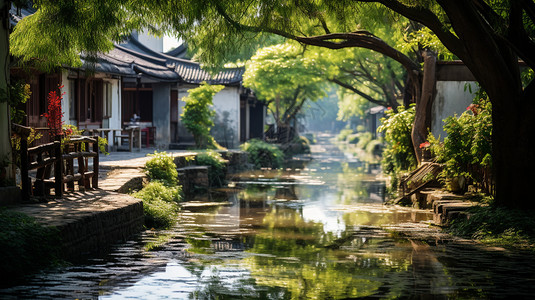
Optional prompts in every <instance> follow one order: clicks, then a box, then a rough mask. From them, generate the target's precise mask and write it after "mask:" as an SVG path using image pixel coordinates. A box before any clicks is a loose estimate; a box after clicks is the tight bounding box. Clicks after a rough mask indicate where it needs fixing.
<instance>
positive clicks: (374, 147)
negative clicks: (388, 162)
mask: <svg viewBox="0 0 535 300" xmlns="http://www.w3.org/2000/svg"><path fill="white" fill-rule="evenodd" d="M383 147H384V146H383V142H381V141H380V140H371V141H370V142H369V143H368V144H367V145H366V152H367V153H368V154H371V155H373V156H381V154H382V153H383Z"/></svg>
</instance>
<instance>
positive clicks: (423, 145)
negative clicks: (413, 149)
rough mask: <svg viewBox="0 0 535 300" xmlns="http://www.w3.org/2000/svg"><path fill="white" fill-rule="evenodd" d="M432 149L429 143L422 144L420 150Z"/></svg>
mask: <svg viewBox="0 0 535 300" xmlns="http://www.w3.org/2000/svg"><path fill="white" fill-rule="evenodd" d="M429 147H431V143H429V142H423V143H421V144H420V149H429Z"/></svg>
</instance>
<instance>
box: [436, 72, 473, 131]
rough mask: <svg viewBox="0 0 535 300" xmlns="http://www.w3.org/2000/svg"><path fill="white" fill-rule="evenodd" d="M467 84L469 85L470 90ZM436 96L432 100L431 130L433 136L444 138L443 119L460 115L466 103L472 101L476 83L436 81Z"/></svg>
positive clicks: (466, 105)
mask: <svg viewBox="0 0 535 300" xmlns="http://www.w3.org/2000/svg"><path fill="white" fill-rule="evenodd" d="M467 85H470V86H471V91H472V93H470V89H469V88H468V86H467ZM436 89H437V92H436V97H435V100H434V101H433V107H432V111H433V120H432V123H431V132H432V133H433V135H434V136H435V137H437V138H438V137H439V136H440V139H441V140H444V137H446V132H445V131H444V129H443V126H444V121H443V120H444V119H446V118H447V117H449V116H453V115H455V114H457V116H459V115H461V114H462V113H463V112H465V111H466V108H467V107H468V105H470V104H471V103H472V100H473V99H474V94H475V92H476V91H477V90H478V87H477V84H476V83H475V82H473V81H437V83H436Z"/></svg>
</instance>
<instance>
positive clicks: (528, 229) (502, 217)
mask: <svg viewBox="0 0 535 300" xmlns="http://www.w3.org/2000/svg"><path fill="white" fill-rule="evenodd" d="M469 213H470V217H469V218H467V219H465V220H454V221H453V222H452V223H451V225H450V226H449V227H448V228H447V229H446V230H447V231H448V232H450V233H452V234H454V235H458V236H462V237H466V238H471V239H475V240H478V241H480V242H483V243H484V244H487V245H490V246H499V247H504V248H510V249H522V250H529V251H533V252H535V247H534V245H535V212H526V211H520V210H513V209H508V208H504V207H497V206H494V205H492V204H491V205H489V206H477V207H473V208H471V209H470V210H469Z"/></svg>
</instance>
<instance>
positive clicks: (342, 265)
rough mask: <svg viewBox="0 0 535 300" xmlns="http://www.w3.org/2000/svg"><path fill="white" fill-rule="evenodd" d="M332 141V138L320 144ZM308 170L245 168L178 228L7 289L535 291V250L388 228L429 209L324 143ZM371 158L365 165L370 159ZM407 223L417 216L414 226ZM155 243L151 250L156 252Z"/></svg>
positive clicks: (159, 295) (205, 295)
mask: <svg viewBox="0 0 535 300" xmlns="http://www.w3.org/2000/svg"><path fill="white" fill-rule="evenodd" d="M321 142H322V143H326V140H323V141H321ZM314 150H315V153H314V154H313V156H314V160H313V161H312V162H310V163H309V164H307V165H306V167H303V166H300V167H299V169H297V168H292V169H288V170H285V171H270V170H263V171H261V172H249V173H244V174H240V175H239V176H236V178H234V180H233V181H232V182H231V184H230V187H229V188H228V189H225V190H221V191H219V192H218V193H213V194H211V195H210V196H203V197H198V198H196V199H193V200H191V201H189V202H187V203H186V204H185V206H184V208H183V210H182V212H181V214H180V217H179V222H178V223H177V225H176V226H175V227H174V228H173V229H172V230H169V231H166V232H153V231H146V232H143V233H142V234H140V236H139V237H137V238H136V239H133V240H132V241H130V242H128V243H126V244H122V245H118V246H117V247H115V248H114V250H113V251H112V252H111V253H110V254H109V255H107V256H105V257H99V258H92V259H89V260H88V261H87V262H85V263H83V264H79V265H73V266H67V267H62V268H57V269H54V270H49V271H46V272H43V273H40V274H38V275H36V276H33V277H31V278H28V280H27V282H26V283H25V284H22V285H20V286H15V287H11V288H7V289H3V290H0V298H2V299H3V298H6V299H10V298H13V299H15V298H27V299H58V298H68V299H75V298H77V299H97V298H98V299H384V298H386V299H389V298H390V299H397V298H404V299H405V298H407V299H428V298H429V299H435V298H436V299H450V298H453V299H455V298H463V299H466V298H467V299H496V298H509V297H513V298H516V299H521V298H526V299H529V298H531V297H532V295H533V294H534V292H535V275H534V274H535V272H534V270H535V263H534V262H535V260H534V258H533V255H530V254H523V253H517V252H510V251H505V250H503V249H491V248H486V247H482V246H478V245H476V244H473V243H459V242H454V241H452V240H450V239H443V238H442V237H440V236H438V235H437V236H436V237H434V236H433V235H432V234H431V235H428V236H427V237H426V238H425V239H424V240H414V239H408V238H404V237H402V236H401V237H400V236H397V235H392V234H391V233H389V231H386V230H384V229H383V227H384V226H387V225H388V226H409V227H415V228H421V229H423V230H425V229H427V228H429V226H428V225H427V222H428V221H429V220H431V219H432V215H431V214H430V213H429V212H427V211H421V210H411V209H402V208H394V207H389V206H385V205H383V199H384V183H382V182H380V181H377V180H375V177H376V176H375V175H370V174H363V173H362V172H356V171H355V170H356V169H358V168H359V163H358V162H355V161H352V159H351V158H348V157H346V156H344V155H343V154H342V153H340V152H338V151H337V150H336V148H334V147H332V146H329V145H326V144H321V145H319V146H316V147H314ZM360 167H362V166H360ZM407 224H408V225H407ZM148 245H150V246H151V247H152V250H151V251H147V250H145V248H147V247H148Z"/></svg>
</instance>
